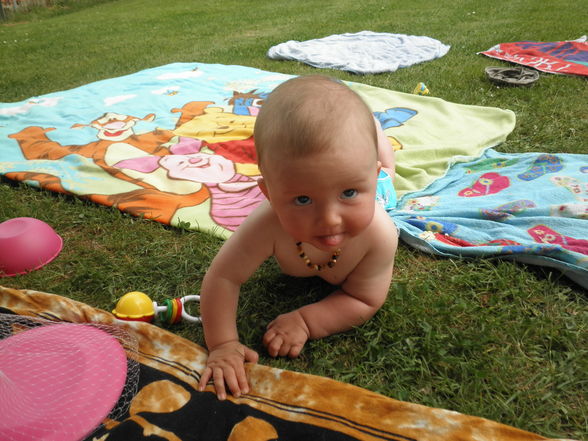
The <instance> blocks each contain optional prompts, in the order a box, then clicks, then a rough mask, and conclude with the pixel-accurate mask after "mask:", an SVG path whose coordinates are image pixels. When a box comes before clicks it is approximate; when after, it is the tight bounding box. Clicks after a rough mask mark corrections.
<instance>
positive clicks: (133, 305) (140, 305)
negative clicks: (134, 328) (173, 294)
mask: <svg viewBox="0 0 588 441" xmlns="http://www.w3.org/2000/svg"><path fill="white" fill-rule="evenodd" d="M191 301H197V302H199V301H200V296H197V295H191V296H185V297H181V298H175V299H166V300H165V302H164V304H163V305H161V306H160V305H158V304H157V302H154V301H152V300H151V298H149V296H148V295H147V294H145V293H144V292H140V291H132V292H128V293H126V294H125V295H124V296H122V297H121V298H120V299H119V301H118V302H117V303H116V307H115V308H114V310H113V311H112V313H113V314H114V315H115V316H116V317H117V318H119V319H121V320H129V321H140V322H152V321H153V319H154V318H155V316H157V315H160V314H161V318H162V320H163V321H165V322H166V323H168V324H170V325H173V324H175V323H179V322H180V321H181V320H182V319H184V320H186V321H188V322H191V323H200V322H201V321H202V319H201V318H200V317H194V316H191V315H190V314H188V313H187V312H186V308H185V306H184V305H185V304H186V303H187V302H191Z"/></svg>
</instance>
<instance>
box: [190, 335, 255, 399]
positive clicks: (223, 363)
mask: <svg viewBox="0 0 588 441" xmlns="http://www.w3.org/2000/svg"><path fill="white" fill-rule="evenodd" d="M258 358H259V356H258V355H257V352H255V351H254V350H252V349H249V348H248V347H247V346H244V345H242V344H241V343H239V342H238V341H229V342H227V343H223V344H222V345H219V346H217V347H215V348H213V349H212V350H211V351H210V353H209V354H208V360H207V361H206V369H204V372H202V376H201V377H200V383H199V384H198V390H200V392H202V391H203V390H204V388H205V387H206V383H208V380H210V379H211V378H212V380H213V381H214V388H215V390H216V395H217V397H218V399H219V400H224V399H225V398H226V397H227V393H226V389H225V384H226V385H227V386H228V387H229V390H230V391H231V393H232V394H233V396H235V397H237V398H238V397H239V396H240V395H241V393H244V394H246V393H248V392H249V382H248V381H247V376H246V374H245V366H244V363H245V362H252V363H257V360H258Z"/></svg>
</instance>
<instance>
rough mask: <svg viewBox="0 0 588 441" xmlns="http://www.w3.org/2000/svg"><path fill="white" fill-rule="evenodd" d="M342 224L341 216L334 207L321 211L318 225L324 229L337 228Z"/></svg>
mask: <svg viewBox="0 0 588 441" xmlns="http://www.w3.org/2000/svg"><path fill="white" fill-rule="evenodd" d="M340 223H341V215H340V214H339V212H338V211H337V210H336V209H335V208H334V207H325V208H324V209H323V210H321V211H320V213H319V216H318V224H319V225H321V226H323V227H335V226H337V225H339V224H340Z"/></svg>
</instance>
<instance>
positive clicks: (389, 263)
mask: <svg viewBox="0 0 588 441" xmlns="http://www.w3.org/2000/svg"><path fill="white" fill-rule="evenodd" d="M254 136H255V145H256V149H257V155H258V161H259V168H260V171H261V174H262V178H261V179H260V180H259V181H258V185H259V187H260V189H261V191H262V192H263V194H264V195H265V196H266V197H267V201H264V202H262V203H261V205H260V206H259V207H258V208H257V209H256V210H254V211H253V212H252V213H251V214H250V215H249V216H248V217H247V219H245V221H244V222H243V223H242V224H241V226H240V227H239V228H237V231H236V232H235V233H234V234H233V235H232V236H231V237H230V238H229V239H228V240H227V241H226V242H225V243H224V245H223V246H222V248H221V249H220V251H219V253H218V254H217V256H216V257H215V258H214V260H213V261H212V264H211V266H210V268H209V269H208V271H207V273H206V275H205V277H204V280H203V282H202V289H201V304H200V309H201V314H202V324H203V326H204V335H205V340H206V345H207V346H208V349H209V356H208V361H207V366H206V368H205V370H204V372H203V373H202V377H201V380H200V384H199V388H200V390H204V388H205V386H206V384H207V383H208V381H209V380H211V379H212V380H213V381H214V385H215V389H216V393H217V396H218V398H219V399H225V398H226V394H227V388H228V389H229V391H230V392H231V393H232V394H233V395H234V396H235V397H238V396H240V394H242V393H248V391H249V384H248V380H247V376H246V374H245V367H244V363H245V362H253V363H255V362H257V360H258V355H257V353H256V352H255V351H253V350H252V349H250V348H248V347H247V346H245V345H243V344H241V343H240V342H239V336H238V333H237V326H236V311H237V302H238V299H239V291H240V287H241V285H242V284H243V283H244V282H245V281H246V280H247V279H248V278H249V277H250V276H251V275H252V274H253V273H254V272H255V271H256V269H257V268H258V267H259V266H260V265H261V264H262V263H263V262H264V261H265V260H266V259H268V258H269V257H271V256H273V257H274V258H275V259H276V260H277V262H278V264H279V265H280V268H281V269H282V271H283V272H284V273H286V274H289V275H292V276H297V277H310V276H319V277H321V278H323V279H324V280H326V281H327V282H329V283H331V284H332V285H334V286H336V287H337V289H336V290H335V291H334V292H332V293H331V294H330V295H328V296H327V297H325V298H324V299H322V300H320V301H318V302H316V303H312V304H309V305H306V306H303V307H301V308H298V309H296V310H294V311H291V312H288V313H286V314H282V315H279V316H278V317H277V318H276V319H275V320H273V321H272V322H271V323H270V324H269V325H268V326H267V331H266V333H265V335H264V337H263V343H264V345H265V346H266V347H267V351H268V353H269V355H271V356H272V357H276V356H282V357H283V356H289V357H297V356H298V355H299V354H300V351H301V350H302V347H303V346H304V344H305V343H306V341H307V340H308V339H317V338H321V337H326V336H328V335H331V334H334V333H337V332H342V331H346V330H348V329H351V328H353V327H354V326H358V325H361V324H362V323H364V322H366V321H367V320H368V319H370V318H371V317H372V316H373V315H374V314H375V313H376V311H377V310H378V309H379V308H380V307H381V306H382V304H383V303H384V301H385V300H386V296H387V294H388V290H389V288H390V283H391V279H392V269H393V266H394V255H395V254H396V247H397V244H398V233H397V229H396V226H395V225H394V222H393V221H392V219H391V218H390V216H389V215H388V214H387V213H386V210H385V208H383V207H382V206H381V205H380V204H379V203H377V202H376V199H378V202H380V203H383V204H386V203H387V204H388V205H389V206H390V207H392V208H393V207H394V205H395V193H394V188H393V186H392V181H391V177H392V176H394V152H393V149H392V146H391V145H390V144H389V143H388V140H387V138H386V136H385V135H384V133H383V131H382V129H381V127H380V125H379V123H378V122H377V121H375V120H374V117H373V116H372V113H371V111H370V109H369V108H368V107H367V105H366V104H365V103H364V102H363V100H362V99H361V98H360V97H359V96H358V95H357V94H356V93H355V92H353V91H352V90H351V89H350V88H349V87H347V86H346V85H344V84H343V83H341V82H339V81H337V80H333V79H330V78H327V77H323V76H319V75H312V76H305V77H297V78H293V79H291V80H289V81H286V82H285V83H282V84H281V85H280V86H278V87H277V88H276V89H275V90H274V91H273V92H272V93H271V94H270V96H269V98H268V99H267V100H266V101H265V103H264V105H263V107H262V108H261V111H260V113H259V115H258V117H257V120H256V123H255V130H254ZM381 170H386V171H387V172H388V173H386V172H384V171H382V172H381ZM377 186H378V187H382V189H383V191H380V190H381V189H380V188H379V189H378V194H377V192H376V187H377ZM390 207H388V208H390Z"/></svg>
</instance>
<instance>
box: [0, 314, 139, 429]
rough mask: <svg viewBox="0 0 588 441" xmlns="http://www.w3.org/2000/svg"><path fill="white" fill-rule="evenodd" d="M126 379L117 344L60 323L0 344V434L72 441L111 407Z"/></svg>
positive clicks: (91, 330) (94, 331)
mask: <svg viewBox="0 0 588 441" xmlns="http://www.w3.org/2000/svg"><path fill="white" fill-rule="evenodd" d="M126 379H127V356H126V353H125V350H124V349H123V347H122V346H121V344H120V343H119V341H118V340H117V339H116V338H115V337H114V336H113V335H111V334H109V333H108V332H106V331H105V330H102V329H99V328H98V327H95V326H92V325H88V324H74V323H60V324H50V325H46V326H38V327H33V328H30V329H27V330H25V331H20V332H18V333H16V334H13V335H11V336H9V337H7V338H4V339H2V340H0V434H1V437H0V438H1V439H2V440H6V441H25V440H46V441H58V440H59V441H75V440H79V439H82V438H84V437H86V436H88V435H89V434H91V433H92V432H93V431H94V430H95V429H96V428H97V427H98V426H99V424H100V423H101V422H102V421H103V420H104V418H106V417H107V416H108V415H109V413H110V412H111V410H112V409H113V408H114V407H115V405H116V403H117V401H118V400H119V398H120V397H121V393H122V391H123V388H124V386H125V381H126Z"/></svg>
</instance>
